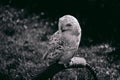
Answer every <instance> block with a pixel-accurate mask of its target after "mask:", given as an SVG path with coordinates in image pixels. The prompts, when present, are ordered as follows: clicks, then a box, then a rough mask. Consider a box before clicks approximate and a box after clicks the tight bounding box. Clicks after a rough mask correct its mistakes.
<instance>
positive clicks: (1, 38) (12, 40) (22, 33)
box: [0, 5, 120, 80]
mask: <svg viewBox="0 0 120 80" xmlns="http://www.w3.org/2000/svg"><path fill="white" fill-rule="evenodd" d="M45 15H46V14H45V13H44V12H41V13H40V14H39V15H37V14H30V15H29V13H27V12H26V10H25V9H17V8H13V7H11V6H9V5H6V6H1V7H0V77H1V76H2V75H3V76H6V75H7V77H10V78H11V79H12V80H30V79H31V78H32V77H33V76H35V75H36V74H38V73H39V71H40V70H41V69H43V68H44V65H43V64H42V63H43V61H41V57H42V55H43V54H44V53H45V51H46V50H47V47H46V46H47V40H48V37H49V36H50V35H51V34H52V33H53V32H55V31H56V29H57V21H56V20H51V19H49V18H45V17H44V16H45ZM82 41H83V42H84V39H82ZM83 42H82V46H81V47H80V48H79V50H78V52H77V55H76V56H80V57H85V58H86V60H87V61H88V63H90V64H91V65H92V66H93V67H95V68H96V70H97V76H98V78H99V80H119V79H120V70H119V69H120V63H119V62H120V61H119V59H118V61H117V63H116V61H115V60H114V59H113V57H114V55H117V52H116V54H114V53H113V54H112V52H114V51H115V50H116V48H115V47H113V46H112V45H111V43H104V42H103V43H102V44H98V43H96V44H94V45H89V46H86V45H87V44H86V43H83ZM85 42H88V43H91V42H94V41H93V40H92V39H91V38H89V37H88V38H87V40H86V41H85ZM91 44H92V43H91ZM110 53H111V54H112V56H111V55H110ZM109 55H110V56H111V57H110V56H109ZM110 59H113V61H112V63H111V62H110ZM83 73H84V74H83ZM3 76H2V77H3ZM76 78H77V79H78V80H86V79H87V80H89V78H91V76H89V72H88V71H87V70H86V69H71V70H66V71H63V72H60V73H58V74H56V76H55V77H54V79H58V80H73V79H76ZM91 80H92V79H91Z"/></svg>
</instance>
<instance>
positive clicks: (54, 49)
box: [43, 31, 64, 62]
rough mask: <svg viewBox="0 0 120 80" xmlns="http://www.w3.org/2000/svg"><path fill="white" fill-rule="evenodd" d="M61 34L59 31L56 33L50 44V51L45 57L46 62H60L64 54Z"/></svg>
mask: <svg viewBox="0 0 120 80" xmlns="http://www.w3.org/2000/svg"><path fill="white" fill-rule="evenodd" d="M61 42H62V41H61V34H60V32H59V31H57V32H56V33H54V34H53V35H52V36H51V37H50V39H49V43H48V45H49V46H48V50H47V51H46V53H45V54H44V56H43V59H44V60H48V61H49V62H56V61H58V60H59V59H60V58H61V56H62V55H63V53H64V48H63V45H61Z"/></svg>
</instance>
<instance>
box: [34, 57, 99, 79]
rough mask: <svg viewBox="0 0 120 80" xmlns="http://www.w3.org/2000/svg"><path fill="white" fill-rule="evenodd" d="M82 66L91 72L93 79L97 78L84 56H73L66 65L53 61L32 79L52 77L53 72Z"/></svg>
mask: <svg viewBox="0 0 120 80" xmlns="http://www.w3.org/2000/svg"><path fill="white" fill-rule="evenodd" d="M76 60H77V61H76ZM83 67H86V68H87V69H88V70H89V71H90V72H91V74H92V75H93V76H94V80H98V79H97V76H96V73H95V70H94V69H93V68H92V67H91V66H90V65H89V64H87V63H86V60H85V59H84V58H80V57H73V58H72V59H71V62H70V63H69V66H68V67H65V66H64V65H63V64H58V63H54V64H52V65H50V66H49V67H46V68H45V69H43V70H42V71H40V73H39V74H38V75H36V76H35V77H34V78H33V79H32V80H48V79H52V78H53V76H54V75H55V74H57V73H58V72H60V71H62V70H64V69H69V68H83Z"/></svg>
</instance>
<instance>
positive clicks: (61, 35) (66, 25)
mask: <svg viewBox="0 0 120 80" xmlns="http://www.w3.org/2000/svg"><path fill="white" fill-rule="evenodd" d="M58 28H59V29H58V31H57V32H55V33H54V34H53V35H52V36H51V38H50V40H49V43H48V47H49V48H48V50H47V51H46V53H45V54H44V55H43V59H44V60H47V61H48V63H49V64H51V63H56V62H58V63H59V64H68V63H69V61H70V59H71V58H72V57H73V56H74V54H75V52H76V51H77V50H78V47H79V44H80V39H81V27H80V24H79V22H78V20H77V19H76V18H75V17H73V16H71V15H65V16H63V17H61V18H60V19H59V23H58Z"/></svg>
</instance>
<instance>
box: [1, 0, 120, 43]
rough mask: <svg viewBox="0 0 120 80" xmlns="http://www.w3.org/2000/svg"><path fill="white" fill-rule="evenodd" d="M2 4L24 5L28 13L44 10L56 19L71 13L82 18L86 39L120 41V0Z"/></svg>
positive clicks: (17, 0)
mask: <svg viewBox="0 0 120 80" xmlns="http://www.w3.org/2000/svg"><path fill="white" fill-rule="evenodd" d="M0 3H1V4H9V5H11V6H14V7H16V8H24V9H26V10H27V11H28V12H29V14H30V13H37V14H40V12H41V11H43V12H45V13H46V17H49V18H50V19H53V20H58V18H59V17H61V16H63V15H65V14H71V15H73V16H75V17H77V18H78V19H79V22H80V24H81V27H82V31H83V34H84V35H83V37H84V38H88V37H89V38H90V39H93V40H95V41H94V42H95V43H96V42H103V41H104V42H112V43H115V44H117V45H118V44H119V41H120V39H119V34H120V29H119V26H120V22H119V21H120V20H119V19H120V11H119V10H120V2H119V0H79V1H77V0H63V1H62V0H59V1H57V0H1V1H0ZM84 38H83V39H84ZM84 41H85V40H84Z"/></svg>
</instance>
